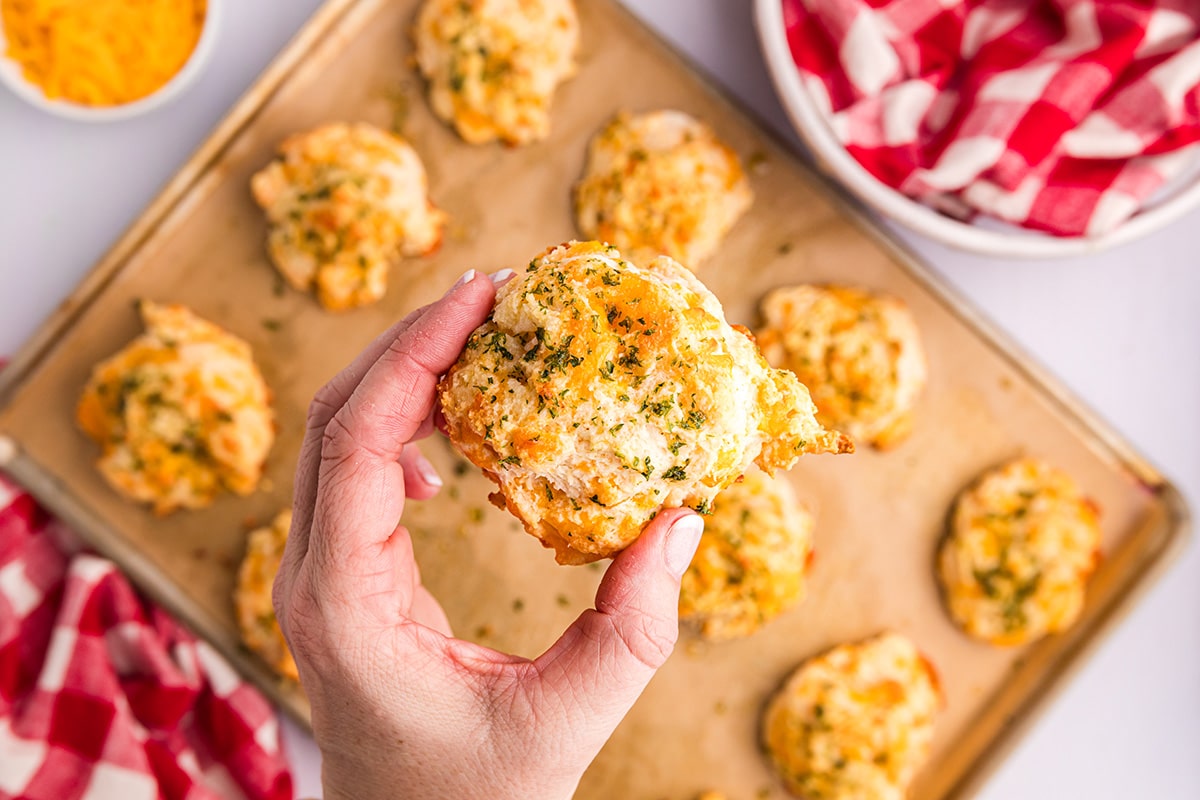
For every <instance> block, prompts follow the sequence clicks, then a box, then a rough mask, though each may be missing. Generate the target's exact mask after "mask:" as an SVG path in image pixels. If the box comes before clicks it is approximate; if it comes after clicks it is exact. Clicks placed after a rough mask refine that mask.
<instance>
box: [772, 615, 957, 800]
mask: <svg viewBox="0 0 1200 800" xmlns="http://www.w3.org/2000/svg"><path fill="white" fill-rule="evenodd" d="M941 705H942V696H941V691H940V689H939V687H938V681H937V675H936V673H935V672H934V671H933V668H932V666H931V665H930V664H929V662H928V661H926V660H925V658H924V657H923V656H922V655H921V654H920V652H919V651H918V650H917V648H916V646H915V645H914V644H913V643H912V642H911V641H909V640H908V639H906V638H905V637H903V636H901V635H899V634H896V633H885V634H882V635H880V636H877V637H875V638H873V639H868V640H866V641H864V642H858V643H853V644H843V645H839V646H838V647H835V648H833V649H832V650H829V651H827V652H825V653H823V654H821V655H818V656H816V657H814V658H811V659H809V660H808V661H805V662H804V663H803V664H801V665H800V667H798V668H797V669H796V671H795V672H793V673H792V675H791V676H790V677H789V678H788V679H787V682H786V683H785V684H784V685H783V687H782V688H781V689H780V690H779V691H778V693H776V694H775V696H774V697H772V698H771V700H770V702H769V704H768V705H767V708H766V711H765V712H764V715H763V720H762V741H763V746H764V749H765V750H766V754H767V757H768V759H769V760H770V763H771V765H772V766H773V767H774V768H775V769H776V771H777V772H778V774H779V776H780V777H781V778H782V779H783V782H784V785H785V786H786V787H787V789H788V791H789V792H791V793H792V794H794V795H796V796H797V797H802V798H806V800H862V799H863V798H871V800H903V798H904V797H905V795H906V794H907V791H908V786H909V784H910V783H911V782H912V779H913V777H914V776H915V775H916V773H917V771H918V770H919V769H920V767H921V765H922V764H923V763H924V761H925V759H926V757H927V756H928V754H929V746H930V743H931V741H932V739H933V727H934V719H935V717H936V715H937V712H938V710H939V708H940V707H941Z"/></svg>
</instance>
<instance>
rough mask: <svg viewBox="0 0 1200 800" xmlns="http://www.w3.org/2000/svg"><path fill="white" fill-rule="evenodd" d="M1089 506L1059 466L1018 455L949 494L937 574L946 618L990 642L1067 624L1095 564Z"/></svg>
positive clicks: (1093, 516) (1096, 535)
mask: <svg viewBox="0 0 1200 800" xmlns="http://www.w3.org/2000/svg"><path fill="white" fill-rule="evenodd" d="M1099 546H1100V523H1099V518H1098V513H1097V510H1096V506H1095V505H1094V504H1093V503H1092V502H1091V501H1089V500H1088V499H1087V498H1085V497H1083V496H1082V495H1081V494H1080V492H1079V489H1078V487H1077V486H1076V485H1075V482H1074V481H1073V480H1072V479H1071V477H1070V476H1069V475H1067V474H1066V473H1064V472H1062V471H1061V470H1057V469H1054V468H1053V467H1051V466H1049V465H1047V464H1045V463H1043V462H1041V461H1037V460H1035V459H1021V460H1018V461H1014V462H1011V463H1009V464H1006V465H1004V466H1003V467H1000V468H999V469H996V470H993V471H992V472H989V473H987V474H986V475H984V476H983V478H981V479H980V480H979V482H978V483H977V484H976V485H975V486H973V487H971V488H970V489H968V490H967V491H965V492H964V493H963V494H962V495H961V496H960V497H959V499H958V502H957V503H956V505H955V508H954V516H953V519H952V520H951V531H950V535H949V536H948V537H947V538H946V539H945V541H944V542H943V543H942V547H941V550H940V553H939V556H938V573H939V576H940V578H941V581H942V587H943V590H944V595H945V598H946V602H947V605H948V607H949V609H950V614H951V616H953V617H954V619H955V621H956V622H957V623H958V624H959V625H960V626H961V627H962V628H963V630H965V631H966V632H967V633H969V634H970V635H972V636H974V637H976V638H978V639H983V640H984V641H988V642H991V643H993V644H997V645H1016V644H1022V643H1024V642H1029V641H1033V640H1034V639H1038V638H1040V637H1042V636H1044V635H1046V634H1048V633H1055V632H1058V631H1062V630H1065V629H1067V628H1069V627H1070V626H1071V625H1072V624H1073V623H1074V622H1075V620H1076V619H1078V617H1079V614H1080V612H1081V611H1082V610H1083V602H1084V597H1085V595H1086V590H1087V580H1088V578H1089V577H1090V576H1091V574H1092V571H1093V570H1094V569H1095V567H1096V562H1097V559H1098V553H1099Z"/></svg>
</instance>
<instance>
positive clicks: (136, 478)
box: [76, 302, 275, 514]
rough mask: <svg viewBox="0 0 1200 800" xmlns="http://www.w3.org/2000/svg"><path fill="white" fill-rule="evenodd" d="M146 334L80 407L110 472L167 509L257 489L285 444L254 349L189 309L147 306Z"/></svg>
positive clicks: (103, 369) (106, 366)
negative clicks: (279, 442)
mask: <svg viewBox="0 0 1200 800" xmlns="http://www.w3.org/2000/svg"><path fill="white" fill-rule="evenodd" d="M140 311H141V315H142V319H143V321H144V322H145V324H146V332H145V333H143V334H142V335H141V336H139V337H137V338H136V339H134V340H133V342H131V343H130V344H129V345H128V346H126V347H125V348H124V349H123V350H121V351H120V352H118V353H116V354H115V355H113V356H112V357H111V358H109V359H107V360H105V361H102V362H101V363H100V364H98V365H97V366H96V367H95V369H94V370H93V371H92V376H91V379H90V380H89V381H88V383H87V386H86V387H85V388H84V390H83V395H82V397H81V398H80V400H79V404H78V406H77V408H76V417H77V419H78V421H79V425H80V426H81V427H82V428H83V430H84V431H85V432H86V433H87V434H88V435H89V436H91V437H92V438H93V439H95V440H96V443H97V444H98V445H100V447H101V448H102V451H103V452H102V455H101V457H100V460H99V462H98V466H99V468H100V472H101V474H103V475H104V477H105V478H106V479H107V480H108V482H109V483H110V484H111V485H112V486H113V488H115V489H116V490H117V491H119V492H120V493H121V494H124V495H125V496H127V497H130V498H132V499H134V500H137V501H140V502H143V503H149V504H150V505H151V506H152V507H153V509H154V511H155V512H156V513H158V514H167V513H170V512H171V511H174V510H176V509H178V508H201V507H203V506H206V505H208V504H209V503H211V502H212V500H213V498H214V497H216V495H217V494H218V493H219V492H221V491H231V492H234V493H236V494H242V495H245V494H249V493H250V492H252V491H254V489H255V487H257V486H258V481H259V478H260V477H261V476H262V470H263V462H264V461H265V460H266V458H267V453H268V451H270V449H271V445H272V443H273V442H274V440H275V428H274V417H273V414H272V411H271V406H270V402H269V399H270V393H269V391H268V390H267V385H266V383H265V382H264V381H263V377H262V374H261V373H260V372H259V371H258V367H257V366H255V364H254V361H253V360H252V357H251V353H250V346H249V345H247V344H246V343H245V342H243V341H242V340H241V339H238V338H237V337H235V336H233V335H231V334H229V333H226V332H225V331H224V330H222V329H221V328H219V327H217V326H216V325H214V324H213V323H211V322H208V321H207V320H203V319H201V318H200V317H197V316H196V315H195V314H193V313H192V312H191V311H189V310H188V309H187V308H185V307H183V306H181V305H159V304H157V303H150V302H143V303H141V305H140Z"/></svg>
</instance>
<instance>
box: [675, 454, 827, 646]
mask: <svg viewBox="0 0 1200 800" xmlns="http://www.w3.org/2000/svg"><path fill="white" fill-rule="evenodd" d="M812 532H813V517H812V514H811V513H810V512H809V511H808V509H806V508H804V507H803V506H801V505H800V503H799V502H797V500H796V496H795V494H794V493H793V491H792V487H791V485H790V484H789V483H788V482H787V479H786V478H784V477H783V476H782V475H777V476H775V477H771V476H768V475H767V474H766V473H764V472H762V471H761V470H759V469H758V468H756V467H751V468H750V469H749V470H748V471H747V472H746V475H745V478H744V479H743V480H741V481H739V482H737V483H734V484H733V485H732V486H730V487H729V488H728V489H726V490H725V491H723V492H721V493H720V494H719V495H717V498H716V500H714V501H713V507H712V513H711V514H710V515H709V517H708V519H706V520H705V525H704V536H703V538H701V540H700V547H699V548H698V549H697V550H696V555H695V557H694V558H693V559H692V564H691V566H690V567H688V571H687V572H686V573H685V574H684V576H683V584H682V591H681V592H680V595H679V617H680V619H681V620H687V621H691V622H694V623H697V624H698V625H699V626H700V632H701V633H702V635H703V636H704V637H705V638H708V639H730V638H734V637H738V636H749V635H750V634H752V633H754V632H755V631H757V630H758V629H759V628H760V627H762V625H763V624H765V623H766V622H768V621H770V620H771V619H773V618H774V617H776V616H778V615H779V614H780V613H782V612H783V611H785V610H786V609H788V608H790V607H792V606H794V605H796V604H797V603H799V602H800V601H801V600H802V599H803V598H804V590H805V583H806V579H807V573H808V566H809V562H810V560H811V556H812Z"/></svg>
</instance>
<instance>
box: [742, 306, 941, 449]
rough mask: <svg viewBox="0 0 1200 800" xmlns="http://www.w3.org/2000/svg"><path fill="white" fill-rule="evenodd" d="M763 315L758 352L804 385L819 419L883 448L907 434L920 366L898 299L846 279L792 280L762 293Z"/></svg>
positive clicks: (912, 330)
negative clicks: (840, 282) (833, 282)
mask: <svg viewBox="0 0 1200 800" xmlns="http://www.w3.org/2000/svg"><path fill="white" fill-rule="evenodd" d="M762 316H763V328H762V329H761V330H759V331H758V332H757V334H756V335H757V337H758V343H759V346H760V347H762V351H763V354H764V355H765V356H766V357H767V360H768V361H769V362H771V364H772V365H773V366H776V367H783V368H786V369H790V370H791V371H792V372H794V373H796V375H797V376H798V377H799V378H800V380H801V381H802V382H803V383H804V385H805V386H807V387H808V388H809V391H810V392H812V398H813V402H815V403H816V404H817V410H818V419H820V420H821V424H822V425H826V426H831V427H835V428H837V429H838V430H841V431H844V432H845V433H846V434H848V435H849V436H850V438H852V439H854V441H855V442H859V443H863V444H872V445H874V446H876V447H881V448H886V447H891V446H893V445H895V444H898V443H899V442H901V441H902V440H903V439H904V438H905V437H907V436H908V434H909V433H910V431H911V430H912V424H913V409H914V407H915V406H916V403H917V399H918V398H919V397H920V394H921V390H922V389H923V388H924V386H925V377H926V366H925V351H924V348H923V347H922V345H921V337H920V333H919V331H918V330H917V325H916V322H915V320H914V319H913V317H912V314H911V313H910V312H909V310H908V308H907V306H905V305H904V303H903V302H902V301H900V300H898V299H896V298H894V297H889V296H886V295H882V294H875V293H871V292H867V291H863V290H861V289H854V288H850V287H846V286H808V285H805V286H791V287H787V288H783V289H776V290H775V291H773V292H771V293H770V294H769V295H767V296H766V298H765V299H764V300H763V302H762Z"/></svg>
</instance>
